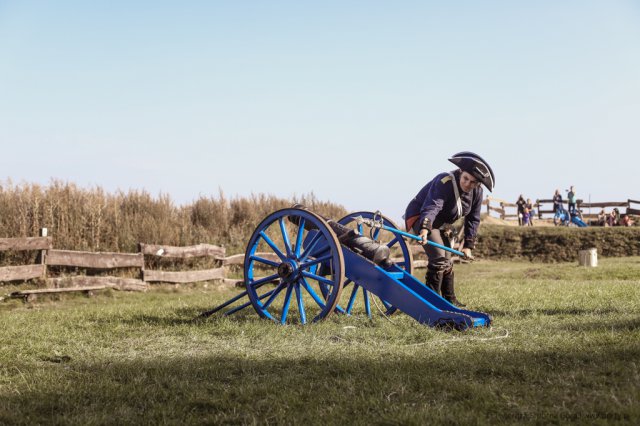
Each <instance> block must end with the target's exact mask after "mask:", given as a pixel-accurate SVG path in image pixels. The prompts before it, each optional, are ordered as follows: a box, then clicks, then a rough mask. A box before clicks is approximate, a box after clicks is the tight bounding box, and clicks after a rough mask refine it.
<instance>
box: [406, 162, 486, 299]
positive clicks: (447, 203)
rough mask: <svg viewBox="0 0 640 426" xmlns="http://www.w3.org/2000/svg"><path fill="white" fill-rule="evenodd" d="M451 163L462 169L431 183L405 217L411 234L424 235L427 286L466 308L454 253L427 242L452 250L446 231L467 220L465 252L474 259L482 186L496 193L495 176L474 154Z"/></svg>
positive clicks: (415, 198) (413, 201) (409, 206)
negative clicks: (456, 285) (456, 280)
mask: <svg viewBox="0 0 640 426" xmlns="http://www.w3.org/2000/svg"><path fill="white" fill-rule="evenodd" d="M449 161H450V162H452V163H453V164H455V165H456V166H458V167H459V168H458V169H457V170H454V171H452V172H444V173H440V174H439V175H437V176H436V177H434V178H433V179H432V180H431V181H430V182H429V183H427V184H426V185H425V186H424V187H423V188H422V189H421V190H420V192H418V195H416V196H415V197H414V198H413V199H412V200H411V201H410V202H409V205H408V206H407V209H406V211H405V215H404V217H405V226H406V229H407V231H408V232H412V231H413V232H414V233H416V234H417V235H420V237H421V238H422V243H421V244H422V245H423V247H424V251H425V253H426V254H427V257H428V258H429V263H428V265H427V275H426V277H425V281H426V285H427V286H429V287H430V288H431V289H432V290H433V291H435V292H436V293H438V294H442V297H444V298H445V299H446V300H448V301H449V302H450V303H452V304H454V305H457V306H465V305H463V304H462V303H460V301H459V300H458V299H457V298H456V294H455V288H454V276H453V262H452V261H451V254H450V253H449V252H447V251H445V250H442V249H440V248H437V247H434V246H431V245H427V241H432V242H434V243H438V244H441V245H445V246H449V247H451V246H452V238H451V236H450V235H449V233H448V232H447V231H446V229H445V228H446V227H447V226H448V225H451V224H452V223H454V222H455V221H456V220H458V219H459V218H461V217H464V218H465V220H464V248H463V249H462V252H463V253H464V254H465V256H466V257H467V258H469V259H472V258H473V257H472V256H471V250H472V249H473V248H474V247H475V240H476V236H477V234H478V227H479V226H480V208H481V207H482V186H481V185H484V186H485V187H486V188H487V189H488V190H489V191H493V187H494V183H495V177H494V175H493V170H491V167H489V164H488V163H487V162H486V161H485V160H483V159H482V157H480V156H479V155H477V154H474V153H473V152H468V151H464V152H459V153H457V154H455V155H453V156H452V157H451V158H449Z"/></svg>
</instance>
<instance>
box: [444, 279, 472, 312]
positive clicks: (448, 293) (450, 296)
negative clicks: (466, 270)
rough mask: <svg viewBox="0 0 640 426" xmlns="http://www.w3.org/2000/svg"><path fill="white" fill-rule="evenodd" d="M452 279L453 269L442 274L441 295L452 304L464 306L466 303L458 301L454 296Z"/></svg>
mask: <svg viewBox="0 0 640 426" xmlns="http://www.w3.org/2000/svg"><path fill="white" fill-rule="evenodd" d="M453 281H454V280H453V270H451V271H450V272H449V273H448V274H444V276H443V277H442V297H444V298H445V299H446V300H447V302H449V303H451V304H452V305H456V306H457V307H459V308H464V307H465V306H467V305H465V304H464V303H462V302H460V301H459V300H458V299H457V298H456V292H455V289H454V284H453Z"/></svg>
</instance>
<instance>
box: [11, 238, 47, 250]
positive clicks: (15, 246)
mask: <svg viewBox="0 0 640 426" xmlns="http://www.w3.org/2000/svg"><path fill="white" fill-rule="evenodd" d="M51 247H53V242H52V239H51V237H27V238H0V251H4V250H16V251H25V250H49V249H51Z"/></svg>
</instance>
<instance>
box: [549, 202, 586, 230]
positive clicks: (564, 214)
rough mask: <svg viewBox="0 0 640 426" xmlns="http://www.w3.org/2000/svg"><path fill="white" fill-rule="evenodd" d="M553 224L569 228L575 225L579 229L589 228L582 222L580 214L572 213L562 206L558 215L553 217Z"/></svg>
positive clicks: (557, 212) (558, 210)
mask: <svg viewBox="0 0 640 426" xmlns="http://www.w3.org/2000/svg"><path fill="white" fill-rule="evenodd" d="M553 223H554V225H556V226H557V225H562V226H569V225H571V224H573V225H575V226H577V227H579V228H585V227H587V226H589V225H587V224H586V223H585V222H584V221H583V220H582V217H581V215H580V214H579V213H578V212H575V213H570V212H569V211H568V210H566V209H565V208H564V207H562V206H560V207H559V208H558V209H557V210H556V213H555V214H554V216H553Z"/></svg>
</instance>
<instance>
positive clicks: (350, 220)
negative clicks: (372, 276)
mask: <svg viewBox="0 0 640 426" xmlns="http://www.w3.org/2000/svg"><path fill="white" fill-rule="evenodd" d="M359 216H360V217H362V218H363V219H374V218H375V219H380V218H382V220H383V223H384V224H385V225H387V226H391V227H393V228H396V229H398V226H397V225H396V224H395V222H394V221H393V220H391V219H390V218H388V217H387V216H384V215H381V214H379V213H374V212H369V211H359V212H353V213H349V214H348V215H346V216H345V217H343V218H342V219H340V220H339V221H338V223H340V224H341V225H345V226H348V225H353V224H354V222H355V221H356V218H357V217H359ZM356 227H357V229H358V231H359V232H360V235H364V236H365V237H368V236H369V235H367V234H365V233H364V229H365V227H364V226H363V225H357V226H356ZM376 231H377V232H376V233H374V234H373V236H374V237H376V238H375V239H377V238H378V237H379V236H380V234H381V233H383V234H382V235H383V236H386V237H387V238H386V239H387V240H388V241H382V240H381V242H382V243H384V244H386V245H387V247H389V248H394V247H396V246H397V247H399V248H400V250H401V251H402V257H403V261H402V262H397V263H396V265H398V266H399V267H400V268H402V269H404V270H405V271H407V272H408V273H409V274H411V273H412V272H413V255H412V254H411V249H410V248H409V245H408V244H407V242H406V241H405V239H404V238H402V236H400V235H397V234H393V233H391V232H389V231H381V230H380V229H378V230H376ZM351 284H353V286H352V288H350V289H348V287H349V286H350V285H351ZM342 287H343V289H345V288H347V289H348V290H349V291H347V293H349V299H348V302H347V304H346V306H338V308H337V310H338V312H344V313H346V314H349V315H350V314H351V313H352V311H353V306H354V301H355V299H356V297H357V294H358V292H359V290H362V294H363V296H362V297H363V300H364V308H365V312H366V314H367V315H368V316H369V318H371V303H370V301H371V300H372V299H371V298H373V297H375V298H376V299H375V302H374V303H377V302H380V304H379V305H378V306H379V307H381V308H382V309H383V310H384V314H385V315H392V314H393V313H394V312H396V311H397V310H398V308H396V307H395V306H393V305H391V304H389V303H388V302H386V301H384V300H382V299H380V298H379V297H377V296H375V295H373V294H370V292H369V291H367V290H365V289H364V288H362V287H361V286H360V285H359V284H357V283H354V282H352V281H351V280H349V279H346V280H345V282H344V284H343V286H342Z"/></svg>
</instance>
